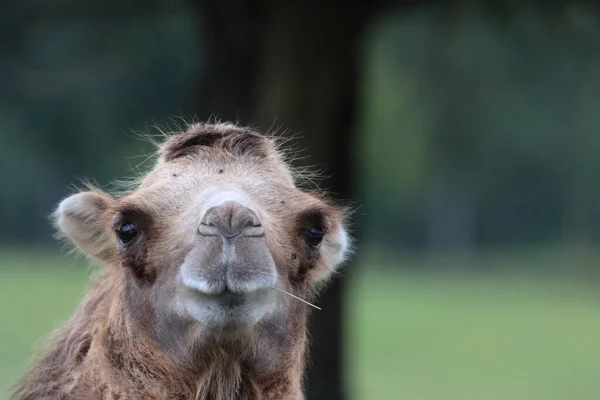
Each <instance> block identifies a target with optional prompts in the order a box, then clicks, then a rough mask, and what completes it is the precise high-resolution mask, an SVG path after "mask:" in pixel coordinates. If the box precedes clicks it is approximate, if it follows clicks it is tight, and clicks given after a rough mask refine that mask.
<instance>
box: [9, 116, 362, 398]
mask: <svg viewBox="0 0 600 400" xmlns="http://www.w3.org/2000/svg"><path fill="white" fill-rule="evenodd" d="M156 155H157V157H156V159H155V160H156V161H155V163H154V164H153V168H152V169H151V170H150V172H149V173H148V174H146V175H145V176H143V177H141V178H140V179H137V180H136V183H135V185H134V186H133V187H132V188H131V189H130V190H128V191H127V192H126V193H123V194H120V195H119V196H115V195H113V196H111V195H109V194H108V193H107V192H105V191H102V190H100V189H98V188H95V187H93V186H88V187H86V188H84V189H82V190H80V191H79V192H77V193H75V194H73V195H71V196H69V197H67V198H65V199H64V200H62V201H61V202H60V204H59V206H58V207H57V209H56V211H55V213H54V214H53V217H54V220H55V224H56V226H57V230H58V232H59V235H60V236H62V237H64V238H65V239H66V240H67V241H69V242H72V244H74V248H76V249H78V250H80V251H81V252H83V253H84V254H85V255H87V256H88V257H89V258H91V259H92V260H95V261H97V262H99V263H100V264H102V267H101V268H100V270H99V272H98V273H97V274H96V276H95V277H94V278H93V279H92V282H91V284H90V287H89V289H88V291H87V293H86V295H85V296H84V298H83V300H82V302H81V303H80V304H79V306H78V308H77V310H76V311H75V313H74V314H73V315H72V316H71V318H70V319H69V320H68V321H67V322H66V323H65V325H64V326H62V327H61V328H59V329H58V330H57V331H56V332H54V334H53V335H51V338H50V340H49V343H50V344H49V345H47V346H46V348H45V350H44V352H43V354H42V355H41V356H40V357H39V360H38V361H37V362H36V363H35V364H34V366H33V367H32V369H31V370H30V371H29V372H28V373H27V374H26V375H25V376H24V377H23V379H22V381H21V382H20V383H19V384H18V385H17V387H16V388H15V391H14V394H13V396H14V398H15V399H22V400H32V399H36V400H40V399H65V400H70V399H77V400H84V399H111V400H117V399H119V400H126V399H136V400H137V399H161V400H164V399H178V400H182V399H210V400H232V399H244V400H255V399H265V400H267V399H277V400H301V399H304V395H303V385H302V382H303V370H304V365H305V361H306V358H307V343H308V338H307V318H308V316H309V306H308V305H307V304H306V303H305V302H303V301H300V300H298V299H303V300H305V301H307V302H310V301H313V299H314V298H315V296H316V295H317V294H318V293H319V292H320V291H321V290H322V289H324V287H325V286H326V283H327V282H328V281H330V278H331V277H332V276H333V275H335V274H336V271H337V269H338V267H339V265H341V264H342V263H343V262H344V261H345V259H346V258H347V257H348V255H349V254H350V253H351V249H350V248H351V240H350V238H349V234H348V233H347V222H346V221H347V219H348V214H349V210H348V208H347V207H345V206H342V205H339V204H335V203H334V202H332V201H331V200H329V199H327V197H326V196H325V195H324V194H322V193H321V192H318V191H309V190H306V189H300V185H298V182H297V177H296V176H295V175H294V174H293V173H292V172H291V171H292V170H291V168H290V167H289V166H288V164H287V163H286V161H285V160H286V159H285V157H284V156H285V154H284V152H283V151H282V150H281V149H280V148H279V146H278V145H277V141H276V140H275V139H274V138H272V137H270V136H266V135H263V134H261V133H259V132H257V131H255V130H253V129H250V128H246V127H242V126H239V125H235V124H229V123H198V124H192V125H188V126H186V128H185V129H183V130H182V132H178V133H174V134H170V135H168V136H167V137H166V138H165V140H163V141H161V143H160V144H159V145H158V150H157V152H156ZM288 294H290V295H293V296H295V297H293V296H288Z"/></svg>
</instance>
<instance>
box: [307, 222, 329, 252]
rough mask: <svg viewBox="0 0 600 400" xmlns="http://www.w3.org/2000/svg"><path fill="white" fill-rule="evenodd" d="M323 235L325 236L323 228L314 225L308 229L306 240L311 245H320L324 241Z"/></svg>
mask: <svg viewBox="0 0 600 400" xmlns="http://www.w3.org/2000/svg"><path fill="white" fill-rule="evenodd" d="M323 236H325V232H324V231H323V228H322V227H320V226H313V227H311V228H310V229H309V230H308V231H306V241H307V242H308V244H309V245H310V246H311V247H314V248H316V247H318V246H319V245H320V244H321V242H322V241H323Z"/></svg>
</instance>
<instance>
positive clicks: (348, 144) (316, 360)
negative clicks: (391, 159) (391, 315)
mask: <svg viewBox="0 0 600 400" xmlns="http://www.w3.org/2000/svg"><path fill="white" fill-rule="evenodd" d="M196 6H197V16H198V19H199V20H198V27H199V28H201V30H200V31H199V36H200V37H202V38H204V43H205V48H206V49H207V53H206V55H205V57H206V65H205V66H204V70H203V71H202V72H201V81H200V82H199V88H198V90H197V92H195V93H194V94H193V99H191V104H192V105H193V112H194V113H195V114H197V115H198V117H199V118H200V119H206V118H208V117H209V116H210V115H211V114H214V115H216V116H217V117H220V118H221V119H223V120H237V121H239V122H241V123H245V124H248V123H250V124H252V125H254V126H257V127H259V128H261V129H262V130H268V129H270V128H271V127H278V126H282V127H283V128H286V129H290V130H291V131H292V132H294V133H299V134H300V135H301V137H302V139H301V140H300V143H299V145H300V146H301V147H302V148H304V149H305V151H306V154H307V155H310V158H309V159H306V160H303V161H298V163H303V164H310V165H316V166H317V167H319V168H323V169H325V171H326V174H327V175H328V176H330V178H327V179H325V180H324V181H323V182H321V185H322V186H323V187H324V188H325V189H327V190H328V191H329V192H331V193H332V194H333V195H334V196H336V197H339V198H341V199H350V200H353V199H354V193H355V190H354V182H355V179H354V172H353V170H352V163H351V155H352V152H353V151H352V148H353V142H354V128H353V126H354V119H355V110H356V103H357V83H358V82H357V60H358V50H359V43H358V39H359V37H360V33H361V32H362V31H363V29H364V27H365V25H366V23H367V21H368V19H369V16H370V10H371V9H372V8H373V7H374V6H373V4H372V3H365V4H362V5H358V4H354V3H342V2H339V3H338V2H336V1H331V0H323V1H320V2H315V3H312V4H311V5H310V6H308V4H306V3H305V2H302V1H280V2H279V1H272V2H270V1H262V2H261V1H254V2H252V1H244V0H225V1H224V0H214V1H213V0H205V1H199V2H198V3H196ZM190 108H191V107H190ZM346 268H347V266H346ZM342 282H343V281H336V282H334V283H333V284H332V285H331V286H330V287H329V288H328V289H327V291H326V292H325V293H324V295H323V296H322V297H321V299H320V301H319V304H320V305H321V306H322V308H323V311H319V312H315V313H314V314H313V315H312V316H311V324H310V330H311V332H310V334H311V338H312V345H311V349H310V351H311V356H310V362H309V365H308V371H307V382H306V396H307V398H308V399H311V400H312V399H327V400H340V399H343V398H345V395H344V389H343V387H344V385H343V382H342V381H343V376H344V371H343V366H344V364H345V363H344V362H343V347H344V340H343V339H344V336H343V335H342V327H343V325H344V321H343V320H342V318H343V315H344V308H343V301H342V298H343V290H344V286H343V283H342Z"/></svg>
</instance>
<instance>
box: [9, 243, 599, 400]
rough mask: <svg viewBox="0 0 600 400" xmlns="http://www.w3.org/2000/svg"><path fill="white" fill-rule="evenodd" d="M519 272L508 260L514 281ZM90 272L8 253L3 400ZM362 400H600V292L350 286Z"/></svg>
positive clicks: (354, 386) (459, 283)
mask: <svg viewBox="0 0 600 400" xmlns="http://www.w3.org/2000/svg"><path fill="white" fill-rule="evenodd" d="M518 262H519V261H518V260H508V261H506V263H510V264H511V268H507V269H510V270H511V271H516V270H518V269H519V268H518V265H517V264H518ZM89 274H90V269H89V268H88V267H87V264H86V262H84V261H81V260H75V259H73V258H68V257H64V256H56V255H51V254H47V253H43V252H40V253H36V252H31V251H28V252H19V253H17V252H1V253H0V314H1V315H2V328H1V329H0V399H6V398H8V391H9V387H10V386H11V385H12V384H13V383H14V381H15V380H16V379H17V378H18V376H19V374H20V373H21V372H22V371H23V368H24V366H25V365H26V361H27V359H28V357H29V355H30V354H31V352H32V351H33V350H34V349H35V346H36V343H37V341H38V339H40V338H41V337H42V336H43V335H44V334H46V333H48V332H50V331H51V330H52V329H53V328H55V327H57V326H59V325H60V324H61V322H62V321H64V320H65V319H66V318H67V317H68V316H69V315H70V313H71V312H72V311H73V310H74V307H75V305H76V303H77V302H78V300H79V299H80V298H81V296H82V294H83V292H84V290H85V282H86V280H87V277H88V276H89ZM352 278H353V279H352V282H351V291H350V296H349V301H350V308H349V310H348V316H349V321H350V322H349V326H348V332H349V335H350V340H349V343H348V347H349V358H348V372H349V373H348V386H349V388H350V393H351V394H352V397H351V398H353V399H357V400H358V399H360V400H362V399H365V400H372V399H375V400H379V399H399V400H441V399H444V400H449V399H461V400H468V399H473V400H496V399H498V400H508V399H510V400H520V399H522V400H555V399H564V400H596V399H600V339H599V337H600V302H599V300H600V296H598V293H600V291H599V290H598V288H597V287H594V285H592V284H587V285H583V284H577V283H567V282H557V281H550V280H545V281H542V280H540V279H536V278H534V277H526V276H524V275H518V274H516V273H510V274H495V275H494V276H493V277H492V276H489V277H487V278H486V277H484V276H481V277H479V278H474V277H472V276H469V275H454V276H443V275H441V274H439V273H429V274H421V275H415V274H413V275H409V274H399V273H397V274H394V273H391V272H382V270H381V269H380V268H376V267H373V266H372V265H371V264H370V263H368V262H365V263H363V264H362V265H361V268H360V269H359V270H358V271H357V273H356V274H354V276H353V277H352Z"/></svg>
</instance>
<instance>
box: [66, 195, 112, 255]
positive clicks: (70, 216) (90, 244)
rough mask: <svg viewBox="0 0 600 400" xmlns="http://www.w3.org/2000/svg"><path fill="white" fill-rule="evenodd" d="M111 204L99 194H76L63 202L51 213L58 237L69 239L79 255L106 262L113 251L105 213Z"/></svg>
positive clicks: (105, 197) (108, 199) (110, 200)
mask: <svg viewBox="0 0 600 400" xmlns="http://www.w3.org/2000/svg"><path fill="white" fill-rule="evenodd" d="M113 203H114V200H113V199H112V197H110V196H109V195H108V194H106V193H103V192H101V191H98V190H92V191H87V192H79V193H77V194H74V195H72V196H70V197H67V198H66V199H64V200H63V201H62V202H61V203H60V204H59V206H58V208H57V209H56V211H55V212H54V218H55V224H56V226H57V228H58V229H59V231H60V234H61V235H63V236H66V237H68V238H69V239H70V240H71V241H72V242H73V243H74V244H75V245H76V246H77V247H78V248H79V249H80V250H81V251H82V252H84V253H85V254H87V255H88V256H90V257H92V258H95V259H97V260H99V261H105V262H109V261H110V260H111V259H112V258H113V257H114V255H115V252H116V247H115V243H114V237H113V235H112V232H111V229H110V226H108V224H107V223H106V222H105V218H103V216H104V215H105V212H106V211H107V210H108V209H109V208H110V206H111V205H112V204H113Z"/></svg>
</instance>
